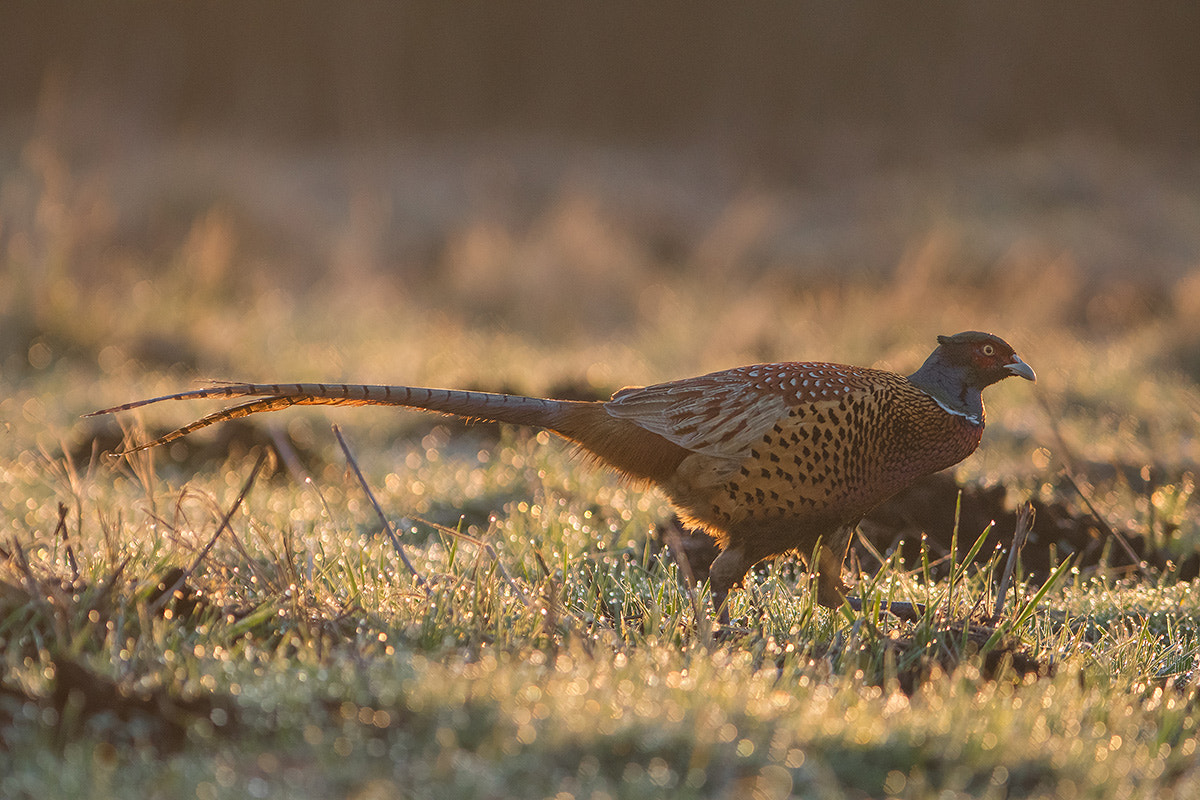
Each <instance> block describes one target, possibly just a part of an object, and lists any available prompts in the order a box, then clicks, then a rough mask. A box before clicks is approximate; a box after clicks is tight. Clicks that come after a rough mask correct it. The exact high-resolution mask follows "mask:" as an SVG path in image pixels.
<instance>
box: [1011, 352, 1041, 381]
mask: <svg viewBox="0 0 1200 800" xmlns="http://www.w3.org/2000/svg"><path fill="white" fill-rule="evenodd" d="M1004 369H1006V370H1008V374H1009V375H1016V376H1017V377H1018V378H1024V379H1025V380H1027V381H1033V382H1035V383H1036V382H1037V375H1035V374H1034V373H1033V367H1031V366H1029V365H1028V364H1026V363H1025V362H1024V361H1022V360H1021V357H1020V356H1018V355H1017V354H1015V353H1014V354H1013V360H1012V363H1009V364H1005V365H1004Z"/></svg>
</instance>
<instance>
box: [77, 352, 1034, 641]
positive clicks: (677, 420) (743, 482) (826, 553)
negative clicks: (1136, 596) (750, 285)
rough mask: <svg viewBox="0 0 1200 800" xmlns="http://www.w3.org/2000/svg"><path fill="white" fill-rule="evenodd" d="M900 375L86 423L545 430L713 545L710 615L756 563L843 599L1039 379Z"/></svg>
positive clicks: (773, 369)
mask: <svg viewBox="0 0 1200 800" xmlns="http://www.w3.org/2000/svg"><path fill="white" fill-rule="evenodd" d="M937 341H938V346H937V348H935V349H934V351H933V353H932V354H931V355H930V356H929V358H928V359H926V361H925V363H924V364H923V365H922V366H921V368H920V369H918V370H917V371H916V372H914V373H913V374H911V375H909V376H908V377H904V376H903V375H899V374H896V373H893V372H887V371H884V370H879V369H871V368H867V367H852V366H845V365H841V364H829V363H821V362H782V363H774V364H756V365H752V366H745V367H738V368H736V369H728V370H724V371H721V372H713V373H711V374H708V375H701V376H699V377H696V378H687V379H684V380H678V381H672V382H670V383H660V384H656V385H653V386H644V387H634V388H626V389H621V390H620V391H618V392H617V393H616V394H614V395H613V396H612V399H610V400H608V401H593V402H587V401H573V400H547V399H542V398H537V397H521V396H516V395H508V394H492V393H487V392H474V391H460V390H455V389H423V388H417V387H410V386H365V385H341V384H308V383H292V384H254V383H228V384H225V383H222V384H218V385H215V386H213V387H211V388H207V389H198V390H194V391H187V392H180V393H178V394H170V395H165V396H163V397H155V398H152V399H149V400H140V401H137V402H133V403H126V404H125V405H121V406H116V407H114V408H107V409H104V410H102V411H96V412H93V414H89V415H88V416H95V415H99V414H111V413H114V412H118V411H126V410H128V409H132V408H137V407H139V406H144V405H149V404H151V403H158V402H161V401H164V400H187V399H196V398H209V397H253V398H255V399H253V400H250V401H249V402H246V403H244V404H242V405H238V406H234V407H232V408H228V409H225V410H223V411H217V412H215V413H212V414H209V415H208V416H206V417H203V418H202V419H199V420H197V421H196V422H193V423H191V424H189V425H185V426H184V427H182V428H179V429H178V430H175V431H172V432H171V433H168V434H166V435H164V436H161V437H159V438H157V439H155V440H154V441H151V442H147V443H145V444H142V445H139V446H137V447H134V448H131V449H130V450H128V451H126V452H134V451H137V450H143V449H145V448H148V447H154V446H156V445H160V444H165V443H167V442H171V441H174V440H176V439H178V438H180V437H182V436H186V435H187V434H189V433H191V432H192V431H195V430H198V429H200V428H203V427H205V426H208V425H212V424H214V423H218V422H223V421H225V420H231V419H236V418H239V417H244V416H247V415H249V414H255V413H258V412H262V411H275V410H277V409H281V408H287V407H288V406H293V405H351V406H357V405H393V406H406V407H409V408H416V409H423V410H426V411H433V412H440V413H443V414H449V415H454V416H459V417H464V418H467V419H473V420H487V421H493V422H504V423H511V424H516V425H529V426H534V427H538V428H545V429H547V430H550V431H553V432H554V433H557V434H558V435H560V436H562V437H564V438H566V439H568V440H570V441H572V442H574V443H575V444H576V445H578V446H580V447H581V448H583V450H585V451H586V452H587V453H589V454H590V455H591V456H593V457H594V458H595V460H597V461H599V462H601V463H603V464H605V465H607V466H609V467H611V468H613V469H615V470H616V471H617V472H619V473H621V474H622V475H624V476H626V477H628V478H631V479H634V480H635V481H640V482H644V483H650V484H653V485H656V486H658V487H659V488H660V489H661V490H662V491H663V492H664V493H665V494H666V496H667V498H668V499H669V500H670V503H671V505H672V506H673V507H674V508H675V510H676V511H677V512H678V514H679V516H680V518H681V519H682V521H683V522H684V524H685V525H689V526H691V527H694V528H698V529H701V530H704V531H707V532H708V533H710V534H711V535H712V536H713V537H714V538H715V539H716V541H717V544H718V546H719V548H720V554H719V555H718V556H717V558H716V560H715V561H714V562H713V564H712V567H711V569H710V571H709V575H710V587H711V593H712V599H713V604H714V607H715V608H716V609H717V611H718V614H719V616H720V618H721V619H722V620H723V621H725V620H727V619H728V615H727V612H726V608H725V601H726V598H727V596H728V594H729V591H730V590H731V589H733V588H734V587H735V586H737V585H738V584H739V583H740V582H741V580H742V578H743V577H744V576H745V575H746V573H747V572H748V571H749V570H750V568H751V567H752V566H754V564H756V563H758V562H759V561H762V560H764V559H767V558H771V557H773V556H777V555H780V554H783V553H786V552H789V551H791V550H797V551H799V553H800V555H801V557H802V558H805V559H808V558H809V557H810V555H811V554H813V553H814V552H815V554H816V563H815V564H811V565H810V568H811V569H812V570H813V572H814V573H815V574H816V595H817V597H816V599H817V601H818V602H819V603H820V604H821V605H824V606H828V607H831V608H835V607H837V606H839V605H840V604H841V603H842V602H844V601H845V600H846V599H847V598H846V590H847V587H846V585H845V584H844V583H843V582H842V578H841V570H842V564H843V562H844V560H845V557H846V550H847V548H848V546H849V543H850V538H851V535H852V534H853V532H854V529H855V527H856V526H857V524H858V522H859V520H860V519H861V518H862V517H863V515H864V514H866V513H867V512H868V511H870V510H871V509H872V508H874V507H875V506H877V505H878V504H880V503H882V502H883V501H884V500H886V499H887V498H888V497H890V496H891V495H893V494H895V493H896V492H898V491H900V490H901V489H904V488H905V487H907V486H909V485H911V484H912V483H913V482H915V481H916V480H917V479H918V478H921V477H923V476H925V475H928V474H931V473H934V472H937V471H939V470H942V469H945V468H947V467H949V466H952V465H954V464H957V463H958V462H959V461H962V460H963V459H964V458H966V457H967V456H969V455H970V454H971V453H973V452H974V451H975V448H976V447H978V446H979V442H980V439H981V437H982V435H983V427H984V409H983V397H982V391H983V389H984V388H986V387H988V386H990V385H992V384H993V383H996V382H998V381H1000V380H1003V379H1004V378H1007V377H1010V376H1014V375H1015V376H1017V377H1020V378H1025V379H1026V380H1029V381H1034V380H1036V377H1035V375H1034V372H1033V369H1032V368H1031V367H1030V366H1029V365H1028V364H1026V363H1025V362H1024V361H1022V360H1021V359H1020V357H1018V356H1017V354H1016V353H1014V352H1013V349H1012V347H1010V346H1009V345H1008V344H1007V343H1006V342H1005V341H1004V340H1003V339H1001V338H999V337H997V336H993V335H991V334H988V333H980V332H977V331H967V332H964V333H959V334H955V335H954V336H939V337H938V340H937Z"/></svg>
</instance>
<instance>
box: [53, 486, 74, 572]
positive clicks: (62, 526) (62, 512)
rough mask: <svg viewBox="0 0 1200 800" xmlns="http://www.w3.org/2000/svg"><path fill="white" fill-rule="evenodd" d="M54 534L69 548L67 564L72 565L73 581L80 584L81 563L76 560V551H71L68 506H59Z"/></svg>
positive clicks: (61, 504) (62, 504)
mask: <svg viewBox="0 0 1200 800" xmlns="http://www.w3.org/2000/svg"><path fill="white" fill-rule="evenodd" d="M54 532H55V533H57V534H58V535H60V536H61V537H62V540H63V544H64V545H65V546H66V548H67V563H68V564H70V565H71V575H72V580H73V581H74V582H75V583H78V582H79V562H78V561H76V560H75V551H74V550H73V549H71V539H70V537H69V536H67V504H66V503H59V504H58V527H56V528H55V529H54Z"/></svg>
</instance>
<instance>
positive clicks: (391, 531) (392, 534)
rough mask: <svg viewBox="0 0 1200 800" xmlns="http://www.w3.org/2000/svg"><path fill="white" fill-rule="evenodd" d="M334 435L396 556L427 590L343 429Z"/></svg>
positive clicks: (335, 431) (336, 430) (334, 429)
mask: <svg viewBox="0 0 1200 800" xmlns="http://www.w3.org/2000/svg"><path fill="white" fill-rule="evenodd" d="M333 435H334V436H336V437H337V440H338V444H339V445H340V446H341V448H342V452H343V453H345V454H346V463H347V464H349V465H350V468H351V469H352V470H354V474H355V476H356V477H357V478H358V483H359V485H360V486H362V489H363V491H364V492H365V493H366V495H367V499H368V500H370V501H371V505H372V506H373V507H374V508H375V513H376V514H377V515H378V516H379V521H380V522H382V523H383V529H384V531H386V532H387V535H388V538H389V539H391V541H392V547H393V548H395V550H396V555H398V556H399V557H400V561H401V563H403V564H404V566H405V568H406V569H408V571H409V572H411V573H412V576H413V580H415V581H416V582H417V585H418V586H420V587H422V588H427V587H428V584H427V583H426V582H425V579H424V578H423V577H421V573H419V572H417V568H416V567H414V566H413V565H412V562H411V561H409V560H408V556H407V555H406V554H405V552H404V545H402V544H400V537H399V536H397V535H396V529H395V528H393V527H392V523H391V522H390V521H389V520H388V518H387V515H386V514H384V513H383V507H382V506H380V505H379V501H378V500H376V499H375V494H374V493H373V492H372V491H371V487H370V486H369V485H368V484H367V479H366V478H365V477H364V476H363V474H362V470H361V469H359V468H358V462H357V461H356V460H355V459H354V454H353V453H351V452H350V445H348V444H346V439H345V438H344V437H343V436H342V429H341V428H339V427H338V426H337V425H334V426H333Z"/></svg>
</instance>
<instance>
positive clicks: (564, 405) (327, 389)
mask: <svg viewBox="0 0 1200 800" xmlns="http://www.w3.org/2000/svg"><path fill="white" fill-rule="evenodd" d="M214 397H216V398H219V397H255V398H258V399H256V400H251V401H250V402H248V403H243V404H242V405H238V406H233V407H232V408H226V409H223V410H221V411H216V412H213V413H212V414H209V415H207V416H205V417H201V418H200V419H198V420H196V421H195V422H192V423H190V424H188V425H184V426H183V427H182V428H177V429H176V430H173V431H171V432H170V433H167V434H164V435H162V436H160V437H158V438H157V439H155V440H153V441H150V442H146V443H144V444H140V445H138V446H136V447H132V448H130V449H129V450H126V451H125V453H135V452H137V451H138V450H145V449H147V448H150V447H157V446H158V445H161V444H167V443H168V442H173V441H175V440H176V439H179V438H181V437H184V436H187V435H188V434H189V433H192V432H193V431H197V430H200V429H201V428H206V427H208V426H209V425H215V424H217V423H218V422H226V421H227V420H231V419H238V418H239V417H246V416H249V415H251V414H258V413H260V412H264V411H277V410H279V409H281V408H287V407H288V406H316V405H321V406H405V407H408V408H417V409H424V410H426V411H436V412H439V413H442V414H451V415H454V416H459V417H464V418H466V419H477V420H486V421H489V422H508V423H512V424H514V425H531V426H534V427H539V428H548V429H550V430H553V431H556V432H560V433H563V435H565V436H567V437H568V438H573V437H571V434H570V433H568V432H566V431H559V425H560V424H561V423H563V422H566V423H567V427H568V428H569V427H571V426H570V421H571V420H573V419H575V418H578V417H579V416H580V415H581V412H583V413H584V414H586V412H585V411H584V409H585V407H596V406H598V405H599V404H598V403H588V402H582V401H575V400H544V399H542V398H539V397H523V396H520V395H511V394H493V393H491V392H470V391H461V390H457V389H423V388H420V387H415V386H368V385H361V384H329V383H283V384H273V383H220V384H218V385H215V386H212V387H210V388H207V389H194V390H192V391H187V392H178V393H176V394H167V395H163V396H162V397H152V398H150V399H148V400H138V401H136V402H133V403H125V404H124V405H120V406H113V407H112V408H105V409H101V410H100V411H93V412H92V413H90V414H87V415H86V416H89V417H95V416H100V415H103V414H115V413H117V412H119V411H128V410H130V409H133V408H140V407H141V406H148V405H152V404H154V403H161V402H164V401H167V400H199V399H204V398H214Z"/></svg>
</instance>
